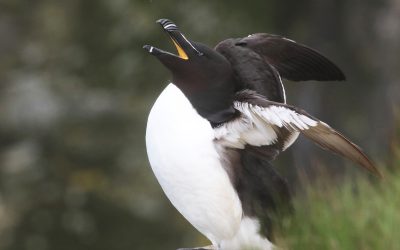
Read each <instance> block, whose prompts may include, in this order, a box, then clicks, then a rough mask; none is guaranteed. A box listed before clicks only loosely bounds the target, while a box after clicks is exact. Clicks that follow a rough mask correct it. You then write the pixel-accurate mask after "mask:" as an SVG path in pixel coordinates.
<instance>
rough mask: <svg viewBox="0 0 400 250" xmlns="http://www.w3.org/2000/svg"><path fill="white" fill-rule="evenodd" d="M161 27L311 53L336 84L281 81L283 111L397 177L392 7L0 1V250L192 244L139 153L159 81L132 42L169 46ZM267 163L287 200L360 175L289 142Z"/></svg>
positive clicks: (398, 59)
mask: <svg viewBox="0 0 400 250" xmlns="http://www.w3.org/2000/svg"><path fill="white" fill-rule="evenodd" d="M163 17H166V18H170V19H172V20H174V21H175V22H176V23H177V24H178V25H179V26H180V27H181V29H182V30H183V31H184V32H185V34H186V35H187V36H188V37H189V38H191V39H193V40H196V41H201V42H203V43H206V44H209V45H210V46H214V45H215V44H216V43H217V42H218V41H220V40H223V39H225V38H228V37H239V36H246V35H248V34H251V33H255V32H267V33H275V34H281V35H284V36H287V37H289V38H291V39H294V40H296V41H298V42H302V43H304V44H307V45H309V46H311V47H313V48H315V49H317V50H319V51H321V52H322V53H323V54H325V55H326V56H328V57H329V58H330V59H332V60H333V61H334V62H335V63H337V64H338V65H339V66H340V67H341V68H342V69H343V71H344V72H345V73H346V75H347V81H346V82H339V83H336V82H330V83H316V82H306V83H294V82H286V84H285V85H286V90H287V94H288V102H289V103H290V104H294V105H297V106H299V107H302V108H304V109H306V110H307V111H308V112H309V113H311V114H313V115H315V116H317V117H319V118H321V119H322V120H324V121H326V122H328V123H329V124H331V125H332V126H333V127H335V128H337V129H338V130H340V131H342V132H343V133H344V134H346V135H349V137H350V138H351V139H353V140H354V141H355V142H357V143H358V144H359V145H362V147H363V148H364V149H365V151H366V152H368V154H369V155H370V156H371V158H372V159H374V160H375V161H376V162H377V163H378V164H379V166H380V167H382V168H383V167H387V166H388V163H389V162H392V164H391V165H390V166H391V167H392V168H396V167H397V166H396V164H393V162H396V161H393V159H394V155H395V152H396V150H397V149H396V145H397V144H398V142H399V138H398V136H399V134H396V128H397V127H398V125H399V124H398V122H397V123H396V120H397V121H398V118H396V117H398V116H397V115H396V114H398V113H399V112H400V110H399V102H400V83H399V81H400V27H399V26H400V2H399V1H398V0H364V1H361V0H336V1H333V0H331V1H329V0H324V1H317V0H302V1H288V0H284V1H282V0H268V1H239V0H229V1H198V0H180V1H178V0H176V1H161V0H147V1H139V0H113V1H108V0H97V1H94V0H69V1H51V0H36V1H29V0H1V1H0V249H1V250H3V249H4V250H63V249H75V250H88V249H90V250H102V249H104V250H110V249H112V250H128V249H131V250H132V249H145V250H146V249H151V250H152V249H154V250H157V249H160V250H167V249H175V248H177V247H183V246H196V245H198V244H205V243H206V241H205V240H204V238H202V237H201V236H200V235H199V234H198V233H197V232H196V231H195V230H194V229H193V228H192V227H191V226H190V225H188V223H187V222H186V221H185V220H184V219H183V218H182V217H181V216H180V215H179V214H178V213H177V212H176V211H175V210H174V209H173V207H172V206H171V205H170V204H169V202H168V200H167V199H166V198H165V197H164V195H163V194H162V191H161V189H160V187H159V185H158V183H157V182H156V180H155V177H154V176H153V174H152V172H151V169H150V167H149V164H148V161H147V156H146V149H145V143H144V136H145V126H146V118H147V114H148V112H149V110H150V108H151V106H152V104H153V102H154V101H155V99H156V97H157V95H158V94H159V93H160V91H161V90H162V89H163V88H164V87H165V86H166V84H167V83H168V81H169V79H170V75H169V73H168V72H167V70H166V69H164V68H163V67H162V66H161V64H159V63H158V62H157V61H156V60H155V59H154V58H152V57H151V56H149V55H148V54H147V53H146V52H145V51H144V50H142V46H143V45H144V44H148V43H150V44H152V45H155V46H159V47H161V48H166V49H169V50H171V51H172V50H173V47H172V46H171V44H170V42H169V40H168V39H167V38H166V36H165V34H164V33H163V32H162V31H161V29H160V27H159V26H158V25H156V24H155V20H157V19H159V18H163ZM397 152H398V151H397ZM399 162H400V161H397V163H399ZM275 165H276V166H277V168H278V169H279V171H281V173H282V174H283V175H284V176H286V177H287V178H288V180H289V181H290V183H291V186H292V189H293V190H294V192H295V193H300V191H298V190H302V189H303V187H304V185H305V181H304V179H306V180H307V181H309V182H312V181H313V180H315V179H318V178H320V177H319V176H320V172H321V171H322V172H325V176H326V177H329V178H331V179H342V178H341V176H343V175H344V176H347V177H346V178H348V176H350V179H351V178H352V177H353V176H356V175H362V176H365V173H363V172H362V171H360V170H359V169H358V168H353V166H354V164H352V163H350V162H347V161H343V160H341V159H339V158H338V157H336V156H331V155H330V154H328V153H325V152H324V151H322V150H320V149H318V148H317V147H315V146H314V145H313V144H311V143H309V142H306V141H304V140H303V139H300V140H299V141H298V142H297V143H296V144H295V145H294V146H293V147H292V148H291V149H289V150H288V151H287V152H285V153H284V154H282V155H281V158H280V159H279V160H277V162H276V163H275ZM321 169H322V170H321ZM326 173H328V174H326ZM326 177H325V178H326ZM354 178H355V177H354ZM339 182H340V181H339ZM399 190H400V189H399ZM310 249H311V248H310ZM326 249H327V248H326ZM334 249H339V248H334ZM359 249H361V248H359ZM393 249H394V248H393Z"/></svg>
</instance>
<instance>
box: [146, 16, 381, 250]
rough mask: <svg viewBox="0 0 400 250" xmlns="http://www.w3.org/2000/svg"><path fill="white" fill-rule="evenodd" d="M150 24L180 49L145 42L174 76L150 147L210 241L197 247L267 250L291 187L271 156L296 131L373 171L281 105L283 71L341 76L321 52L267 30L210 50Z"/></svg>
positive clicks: (149, 135)
mask: <svg viewBox="0 0 400 250" xmlns="http://www.w3.org/2000/svg"><path fill="white" fill-rule="evenodd" d="M157 23H159V24H161V26H162V27H163V29H164V30H165V31H166V33H167V34H168V35H169V37H170V38H171V40H172V42H173V44H174V45H175V47H176V49H177V54H173V53H170V52H167V51H164V50H161V49H159V48H156V47H153V46H150V45H145V46H144V49H145V50H147V51H148V52H149V53H150V54H151V55H154V56H155V57H156V58H157V59H158V60H159V61H160V62H161V63H162V64H163V65H164V66H165V67H166V68H168V69H169V70H170V72H171V73H172V77H173V81H172V83H170V84H169V85H168V86H167V87H166V88H165V89H164V91H163V92H162V93H161V95H160V96H159V97H158V99H157V100H156V102H155V104H154V106H153V107H152V109H151V112H150V115H149V118H148V123H147V131H146V146H147V153H148V157H149V161H150V164H151V167H152V169H153V172H154V174H155V176H156V178H157V180H158V181H159V183H160V185H161V187H162V189H163V190H164V192H165V194H166V195H167V197H168V198H169V200H170V201H171V202H172V204H173V205H174V206H175V208H176V209H177V210H178V211H179V212H180V213H181V214H182V215H183V216H184V217H185V218H186V219H187V220H188V221H189V222H190V223H191V224H192V225H193V226H194V227H195V228H196V229H197V230H198V231H200V232H201V233H202V234H203V235H205V236H206V237H207V238H208V239H209V240H210V241H211V243H212V245H211V246H208V247H205V248H204V249H222V250H240V249H262V250H265V249H272V247H273V244H272V243H271V241H270V239H271V238H270V233H271V230H270V229H271V223H272V221H273V217H274V216H273V213H274V212H276V210H277V209H278V208H280V207H281V206H279V205H278V204H287V203H289V201H290V192H289V189H288V186H287V183H286V181H285V179H284V178H282V177H281V176H280V175H279V174H278V173H277V172H276V171H275V170H274V168H273V167H272V166H271V164H270V162H271V161H272V160H273V159H274V158H275V157H276V156H277V155H278V154H279V153H280V152H282V151H284V150H285V149H287V148H288V147H289V146H290V145H291V144H292V143H293V142H294V141H295V140H296V139H297V137H298V135H299V134H300V133H301V134H303V135H304V136H305V137H307V138H308V139H311V140H312V141H314V142H315V143H316V144H318V145H319V146H321V147H322V148H324V149H328V150H330V151H332V152H334V153H336V154H339V155H341V156H344V157H346V158H348V159H350V160H353V161H355V162H356V163H358V164H359V165H360V166H362V167H364V168H365V169H367V170H369V171H370V172H372V173H374V174H376V175H378V176H380V173H379V171H378V169H377V168H376V167H375V166H374V164H373V163H372V162H371V161H370V160H369V159H368V158H367V156H366V155H365V154H364V153H363V152H362V151H361V149H360V148H359V147H358V146H357V145H355V144H354V143H352V142H351V141H350V140H348V139H346V138H345V137H344V136H343V135H341V134H340V133H339V132H337V131H336V130H334V129H332V128H331V127H330V126H329V125H327V124H326V123H324V122H322V121H320V120H318V119H317V118H315V117H313V116H311V115H309V114H308V113H306V112H305V111H304V110H301V109H299V108H296V107H294V106H291V105H288V104H286V97H285V89H284V86H283V84H282V80H281V76H282V77H283V78H286V79H290V80H293V81H304V80H344V79H345V76H344V74H343V73H342V71H341V70H340V69H339V68H338V67H337V66H335V65H334V64H333V63H332V62H331V61H330V60H328V59H327V58H326V57H324V56H322V55H321V54H320V53H319V52H317V51H315V50H313V49H311V48H308V47H306V46H304V45H302V44H299V43H296V42H294V41H292V40H290V39H287V38H284V37H281V36H277V35H270V34H264V33H259V34H254V35H250V36H248V37H244V38H232V39H227V40H224V41H222V42H220V43H219V44H218V45H217V46H216V47H215V48H214V49H213V48H209V47H208V46H206V45H204V44H201V43H198V42H194V41H191V40H189V39H188V38H186V37H185V36H184V35H183V34H182V33H181V32H180V31H179V29H178V27H177V26H176V25H175V24H174V23H173V22H171V21H170V20H167V19H160V20H158V21H157Z"/></svg>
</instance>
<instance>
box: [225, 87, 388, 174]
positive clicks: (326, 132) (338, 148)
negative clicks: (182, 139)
mask: <svg viewBox="0 0 400 250" xmlns="http://www.w3.org/2000/svg"><path fill="white" fill-rule="evenodd" d="M234 106H235V108H236V109H237V110H238V111H240V112H241V113H242V114H243V116H245V117H246V119H245V121H246V122H245V123H246V126H239V125H238V124H236V127H237V128H238V129H241V130H242V131H244V130H248V129H257V130H259V129H266V128H271V129H272V130H274V131H275V140H276V138H277V136H279V134H280V133H282V131H291V132H300V133H302V134H303V135H305V136H306V137H307V138H308V139H311V140H312V141H314V142H315V143H316V144H318V145H319V146H321V147H322V148H324V149H328V150H330V151H332V152H334V153H336V154H339V155H341V156H343V157H346V158H348V159H350V160H352V161H354V162H356V163H358V164H359V165H360V166H362V167H364V168H365V169H367V170H369V171H370V172H372V173H373V174H375V175H377V176H382V175H381V173H380V172H379V170H378V169H377V168H376V167H375V166H374V164H373V163H372V162H371V160H370V159H368V157H367V156H366V155H365V154H364V153H363V152H362V150H361V149H360V148H359V147H358V146H357V145H355V144H354V143H352V142H351V141H350V140H349V139H347V138H346V137H344V136H343V135H342V134H340V133H339V132H337V131H336V130H334V129H333V128H331V127H330V126H329V125H327V124H326V123H324V122H322V121H320V120H318V119H316V118H314V117H312V116H311V115H309V114H307V113H306V112H305V111H303V110H301V109H298V108H296V107H293V106H290V105H286V104H283V103H276V102H271V101H268V100H266V99H265V98H264V97H262V96H260V95H258V94H257V93H255V92H254V91H249V90H244V91H241V92H239V93H238V94H237V95H236V98H235V103H234ZM249 121H250V122H249ZM251 121H262V123H263V125H264V128H260V125H259V124H258V125H256V126H253V125H249V123H251ZM234 122H239V123H240V118H239V121H238V120H236V121H232V123H234ZM246 132H247V131H246ZM247 133H248V132H247ZM270 134H271V132H270ZM271 138H272V140H270V142H269V143H270V144H271V143H273V140H274V136H271Z"/></svg>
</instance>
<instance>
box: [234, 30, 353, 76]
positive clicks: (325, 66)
mask: <svg viewBox="0 0 400 250" xmlns="http://www.w3.org/2000/svg"><path fill="white" fill-rule="evenodd" d="M236 45H238V46H243V47H247V48H250V49H251V50H253V51H255V52H256V53H258V54H259V55H261V56H262V57H263V58H264V59H265V60H266V61H267V62H268V63H269V64H271V65H272V66H274V67H275V68H276V69H277V70H278V72H279V74H280V75H281V76H282V77H283V78H286V79H289V80H293V81H307V80H317V81H341V80H345V79H346V77H345V75H344V74H343V72H342V71H341V70H340V69H339V68H338V67H337V66H336V65H335V64H334V63H333V62H331V61H330V60H329V59H328V58H326V57H325V56H323V55H321V54H320V53H319V52H318V51H316V50H314V49H311V48H309V47H307V46H305V45H303V44H300V43H297V42H295V41H293V40H290V39H287V38H285V37H282V36H278V35H272V34H266V33H257V34H253V35H250V36H248V37H245V38H242V39H240V40H239V41H238V42H237V43H236Z"/></svg>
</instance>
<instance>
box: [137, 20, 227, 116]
mask: <svg viewBox="0 0 400 250" xmlns="http://www.w3.org/2000/svg"><path fill="white" fill-rule="evenodd" d="M157 23H159V24H161V26H162V28H163V29H164V30H165V31H166V33H167V34H168V36H169V37H170V39H171V40H172V42H173V43H174V45H175V47H176V50H177V54H173V53H170V52H167V51H164V50H161V49H158V48H156V47H153V46H150V45H145V46H144V47H143V48H144V49H145V50H147V51H148V52H149V53H150V54H152V55H154V56H155V57H157V58H158V60H160V62H161V63H163V64H164V65H165V66H166V67H167V68H168V69H169V70H170V71H171V73H172V76H173V82H174V84H175V85H177V86H178V87H179V88H180V89H181V90H182V91H183V93H184V94H185V95H186V96H187V97H188V99H189V100H190V102H191V103H192V105H193V106H194V108H196V110H197V111H198V112H199V114H200V115H202V116H203V117H205V118H207V119H208V120H209V121H211V122H212V123H220V122H223V121H225V120H227V119H228V117H229V116H230V115H231V113H234V110H233V108H232V107H231V106H232V98H233V95H234V82H233V81H234V78H233V71H232V68H231V65H230V63H229V61H228V60H227V59H226V58H225V57H224V56H223V55H221V54H220V53H218V52H217V51H215V50H214V49H212V48H209V47H207V46H206V45H204V44H201V43H197V42H193V41H190V40H189V39H187V38H186V37H185V36H184V35H183V34H182V33H181V32H180V31H179V30H178V27H177V26H176V25H175V24H174V23H173V22H171V21H170V20H168V19H160V20H158V21H157Z"/></svg>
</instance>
